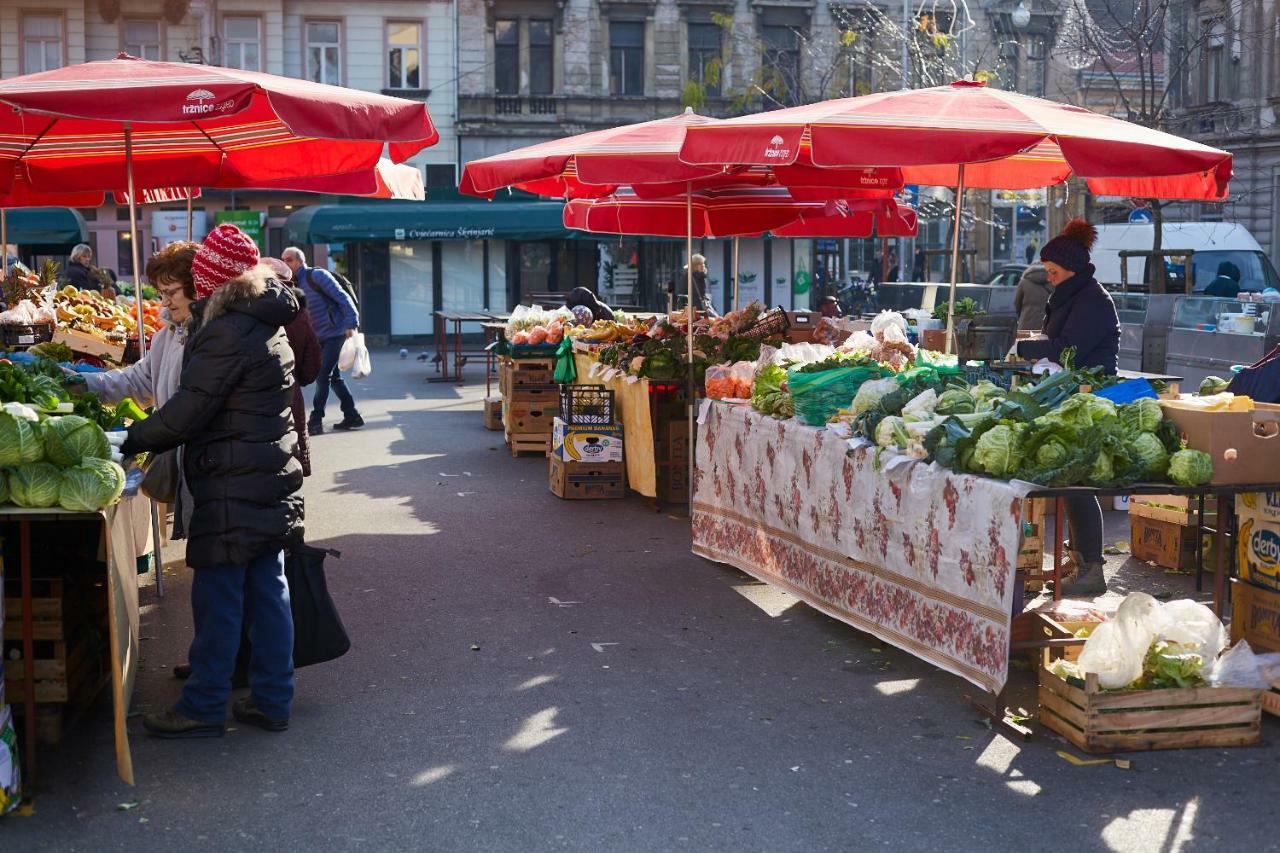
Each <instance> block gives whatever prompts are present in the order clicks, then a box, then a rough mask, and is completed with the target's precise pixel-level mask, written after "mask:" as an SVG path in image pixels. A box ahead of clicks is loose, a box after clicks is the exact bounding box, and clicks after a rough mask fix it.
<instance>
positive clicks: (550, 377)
mask: <svg viewBox="0 0 1280 853" xmlns="http://www.w3.org/2000/svg"><path fill="white" fill-rule="evenodd" d="M555 371H556V360H555V359H554V358H521V359H509V360H507V361H506V362H504V363H503V364H502V366H501V367H500V368H499V376H498V387H499V389H500V390H501V391H502V394H503V395H504V396H509V395H510V394H512V393H513V392H515V391H517V390H519V389H521V388H525V387H529V386H534V387H537V386H548V385H550V386H553V387H554V385H555V381H556V380H555Z"/></svg>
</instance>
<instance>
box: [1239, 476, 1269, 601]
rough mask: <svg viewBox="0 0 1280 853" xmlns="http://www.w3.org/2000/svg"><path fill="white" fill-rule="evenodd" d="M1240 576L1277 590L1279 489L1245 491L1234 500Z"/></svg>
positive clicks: (1258, 584)
mask: <svg viewBox="0 0 1280 853" xmlns="http://www.w3.org/2000/svg"><path fill="white" fill-rule="evenodd" d="M1236 516H1237V524H1238V525H1239V527H1238V529H1239V533H1238V534H1237V535H1238V540H1237V541H1238V543H1239V544H1238V545H1237V549H1238V552H1239V566H1240V577H1241V578H1242V579H1244V580H1246V581H1248V582H1249V583H1251V584H1254V585H1256V586H1260V587H1263V588H1265V589H1270V590H1274V591H1280V492H1247V493H1245V494H1242V495H1241V496H1240V498H1239V499H1238V500H1237V501H1236Z"/></svg>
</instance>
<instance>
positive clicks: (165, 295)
mask: <svg viewBox="0 0 1280 853" xmlns="http://www.w3.org/2000/svg"><path fill="white" fill-rule="evenodd" d="M156 290H158V291H160V298H161V299H167V300H169V301H172V300H173V298H174V297H175V296H177V295H179V294H180V293H182V285H178V286H177V287H157V288H156Z"/></svg>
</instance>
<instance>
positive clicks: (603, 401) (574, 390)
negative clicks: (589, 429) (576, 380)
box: [560, 385, 614, 426]
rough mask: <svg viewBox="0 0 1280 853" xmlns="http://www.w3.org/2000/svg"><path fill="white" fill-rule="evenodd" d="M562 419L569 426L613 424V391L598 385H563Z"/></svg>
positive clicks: (561, 388)
mask: <svg viewBox="0 0 1280 853" xmlns="http://www.w3.org/2000/svg"><path fill="white" fill-rule="evenodd" d="M560 419H561V420H563V421H564V422H565V423H566V424H567V425H568V426H612V425H613V423H614V409H613V392H612V391H610V390H609V389H608V388H601V387H599V386H596V385H561V386H560Z"/></svg>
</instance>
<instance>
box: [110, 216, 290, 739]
mask: <svg viewBox="0 0 1280 853" xmlns="http://www.w3.org/2000/svg"><path fill="white" fill-rule="evenodd" d="M191 271H192V280H193V282H194V284H195V290H196V296H197V301H196V302H194V303H193V304H192V306H191V313H192V317H191V320H190V322H189V327H188V343H187V346H186V349H185V351H184V353H183V365H182V378H181V380H180V384H179V389H178V391H177V393H175V394H174V395H173V396H172V397H170V398H169V400H168V402H166V403H165V404H164V406H162V407H161V408H160V410H159V411H157V412H156V413H155V414H154V415H152V416H151V417H149V418H147V419H146V420H144V421H138V422H135V423H134V424H133V426H131V427H130V428H129V433H128V437H127V439H126V440H125V441H124V444H123V447H122V448H121V450H122V451H123V452H124V453H125V455H126V456H127V455H131V454H136V453H141V452H143V451H152V452H159V451H163V450H168V449H169V448H172V447H178V446H179V445H181V446H184V447H185V448H186V452H185V453H184V463H185V466H186V469H185V473H186V476H187V481H188V483H189V485H190V488H191V495H192V499H193V503H194V512H193V514H192V520H191V528H190V530H189V531H188V534H187V537H188V538H187V564H188V565H189V566H190V567H191V568H192V569H194V570H195V577H194V579H193V581H192V585H191V605H192V611H193V615H194V617H195V638H194V639H193V640H192V643H191V651H190V656H189V660H190V661H191V677H190V679H188V681H187V683H186V684H185V685H184V687H183V690H182V698H181V699H180V700H179V701H178V704H177V705H176V706H174V707H173V708H171V709H167V710H165V711H162V712H160V713H156V714H151V715H148V716H147V717H146V718H145V719H144V721H143V722H144V725H145V726H146V728H147V730H148V731H149V732H151V733H152V734H154V735H157V736H159V737H216V736H220V735H222V734H223V732H224V731H225V726H226V703H227V699H228V698H229V696H230V693H231V676H232V670H233V667H234V665H235V659H236V650H237V647H238V646H239V642H240V628H241V623H242V620H243V619H244V618H247V619H248V626H249V636H250V638H251V639H252V641H253V656H252V659H251V663H250V671H249V678H250V688H251V694H250V696H248V697H246V698H244V699H240V700H237V702H236V703H235V705H234V707H233V709H232V710H233V712H234V714H235V717H236V719H237V720H240V721H241V722H242V723H247V724H249V725H255V726H259V727H260V728H264V729H267V730H269V731H281V730H283V729H285V728H287V727H288V720H289V712H290V706H291V704H292V701H293V619H292V614H291V612H290V607H289V591H288V586H287V584H286V583H285V577H284V554H283V549H284V547H285V545H286V544H287V543H288V542H289V541H290V540H291V539H292V538H294V537H295V536H296V535H297V534H298V533H299V532H300V529H301V523H302V498H301V497H300V496H298V495H297V494H295V493H296V492H297V491H298V489H299V488H301V486H302V468H301V466H300V465H299V464H298V460H297V459H296V458H295V457H294V444H295V442H296V438H295V436H294V431H293V420H292V414H291V411H290V408H291V403H292V400H293V382H294V380H293V371H294V357H293V351H292V350H291V349H290V348H289V342H288V339H287V338H286V336H285V332H284V329H283V327H284V326H286V325H288V324H289V323H290V322H291V321H292V320H293V319H294V317H295V316H296V315H297V313H298V303H297V301H296V300H295V299H294V297H293V295H292V294H291V293H290V292H289V290H288V289H287V288H286V287H284V286H282V285H281V284H280V282H278V281H277V280H276V279H275V278H274V277H273V276H272V274H271V272H270V270H269V269H268V268H266V267H262V266H259V256H258V248H257V246H256V245H255V244H254V242H253V240H252V239H250V238H249V237H248V235H246V234H245V233H244V232H243V231H241V230H240V229H238V228H236V227H235V226H234V225H230V224H223V225H219V226H218V227H217V228H216V229H214V230H213V231H212V232H211V233H210V234H209V236H208V237H207V238H205V241H204V243H203V245H202V246H201V248H200V250H199V251H198V252H197V253H196V256H195V259H194V260H193V262H192V265H191Z"/></svg>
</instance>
